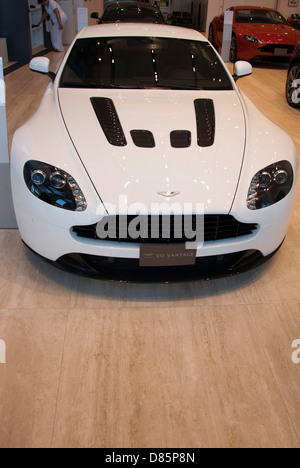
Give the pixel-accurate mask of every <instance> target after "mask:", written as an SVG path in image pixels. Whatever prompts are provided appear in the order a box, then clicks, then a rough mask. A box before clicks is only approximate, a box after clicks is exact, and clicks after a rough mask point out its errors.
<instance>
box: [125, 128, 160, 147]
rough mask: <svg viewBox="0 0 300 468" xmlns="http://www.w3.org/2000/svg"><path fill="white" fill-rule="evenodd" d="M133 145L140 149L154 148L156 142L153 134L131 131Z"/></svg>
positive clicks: (145, 131)
mask: <svg viewBox="0 0 300 468" xmlns="http://www.w3.org/2000/svg"><path fill="white" fill-rule="evenodd" d="M130 134H131V137H132V140H133V143H134V144H135V145H136V146H138V147H139V148H154V147H155V141H154V137H153V134H152V133H151V132H149V131H148V130H131V132H130Z"/></svg>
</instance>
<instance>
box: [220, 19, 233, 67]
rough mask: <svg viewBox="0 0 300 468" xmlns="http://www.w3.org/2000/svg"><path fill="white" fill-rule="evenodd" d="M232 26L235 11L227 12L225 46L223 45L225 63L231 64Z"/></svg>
mask: <svg viewBox="0 0 300 468" xmlns="http://www.w3.org/2000/svg"><path fill="white" fill-rule="evenodd" d="M232 25H233V11H225V14H224V31H223V45H222V54H221V55H222V59H223V60H224V62H229V60H230V49H231V40H232Z"/></svg>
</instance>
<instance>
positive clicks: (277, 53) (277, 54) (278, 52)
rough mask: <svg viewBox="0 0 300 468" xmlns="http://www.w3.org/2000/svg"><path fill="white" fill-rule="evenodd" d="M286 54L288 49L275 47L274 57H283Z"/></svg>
mask: <svg viewBox="0 0 300 468" xmlns="http://www.w3.org/2000/svg"><path fill="white" fill-rule="evenodd" d="M287 54H288V49H281V48H279V47H276V48H275V50H274V55H275V57H285V56H286V55H287Z"/></svg>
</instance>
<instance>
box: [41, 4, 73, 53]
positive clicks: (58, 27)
mask: <svg viewBox="0 0 300 468" xmlns="http://www.w3.org/2000/svg"><path fill="white" fill-rule="evenodd" d="M39 3H42V5H43V6H44V7H45V11H44V12H43V14H42V18H41V21H40V22H39V24H38V26H40V25H41V24H42V23H43V21H45V19H46V18H47V16H48V15H49V16H50V19H51V21H52V24H53V26H52V29H51V33H50V34H51V42H52V46H53V49H54V50H55V51H56V52H64V47H63V43H62V34H63V29H64V26H65V24H66V22H67V20H68V17H67V15H66V14H65V12H64V11H63V9H62V8H61V6H60V5H59V4H58V3H57V2H56V1H55V0H42V1H41V2H39Z"/></svg>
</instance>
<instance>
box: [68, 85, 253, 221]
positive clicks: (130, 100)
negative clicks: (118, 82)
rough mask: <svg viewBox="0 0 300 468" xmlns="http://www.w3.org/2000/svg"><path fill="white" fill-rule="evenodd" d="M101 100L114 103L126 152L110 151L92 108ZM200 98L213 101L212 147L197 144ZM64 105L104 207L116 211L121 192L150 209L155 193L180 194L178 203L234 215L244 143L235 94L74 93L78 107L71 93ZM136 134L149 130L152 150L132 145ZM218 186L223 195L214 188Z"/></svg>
mask: <svg viewBox="0 0 300 468" xmlns="http://www.w3.org/2000/svg"><path fill="white" fill-rule="evenodd" d="M100 96H101V97H107V98H111V99H112V100H113V102H114V105H115V107H116V110H117V113H118V116H119V119H120V122H121V125H122V127H123V130H124V133H125V136H126V139H127V145H126V146H124V147H115V146H112V145H111V144H110V143H109V142H108V141H107V139H106V137H105V135H104V133H103V131H102V129H101V127H100V124H99V122H98V119H97V117H96V114H95V112H94V110H93V107H92V105H91V102H90V97H100ZM197 98H209V99H213V101H214V106H215V113H216V139H215V144H214V145H213V146H211V147H209V148H200V147H199V146H198V143H197V128H196V116H195V109H194V100H195V99H197ZM59 102H60V105H61V111H62V115H63V118H64V121H65V124H66V127H67V129H68V131H69V133H70V135H71V138H72V140H73V143H74V146H75V148H76V149H77V152H78V154H80V158H81V159H82V162H83V164H84V166H85V167H86V169H87V171H88V172H89V174H90V175H91V178H92V180H93V183H94V185H95V187H96V189H97V192H98V193H99V194H100V196H101V199H102V200H103V202H104V204H105V203H108V204H113V205H115V204H118V197H119V194H120V191H121V194H122V195H126V197H127V200H128V204H129V205H132V204H133V203H137V202H141V201H143V203H144V204H145V205H146V206H147V208H148V210H149V209H150V206H151V203H153V202H160V201H161V197H159V195H158V194H157V192H161V191H180V195H179V196H178V197H176V202H179V203H184V202H195V201H196V200H197V201H198V202H199V203H200V202H201V203H204V205H205V209H206V210H207V211H210V212H211V213H220V212H222V213H228V212H229V211H230V208H231V205H232V202H233V197H234V194H235V190H236V186H237V183H238V178H239V175H240V171H241V164H242V160H243V153H244V144H245V121H244V114H243V108H242V105H241V102H240V99H239V96H238V93H237V92H235V91H230V92H195V91H177V92H170V91H168V90H147V91H144V90H137V91H136V90H125V91H114V90H102V92H101V91H97V90H77V92H76V100H74V90H72V89H60V90H59ZM82 115H84V120H85V121H84V126H83V125H82V120H81V118H80V116H82ZM134 129H140V130H150V131H151V132H152V133H153V135H154V139H155V142H156V146H155V148H138V147H137V146H135V145H134V143H133V141H132V139H131V136H130V131H131V130H134ZM173 130H189V131H191V133H192V145H191V146H190V148H184V149H178V148H172V147H171V143H170V133H171V132H172V131H173ZM220 186H222V187H223V190H222V192H221V191H219V190H218V189H217V188H218V187H220ZM115 187H118V191H116V190H115Z"/></svg>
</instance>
